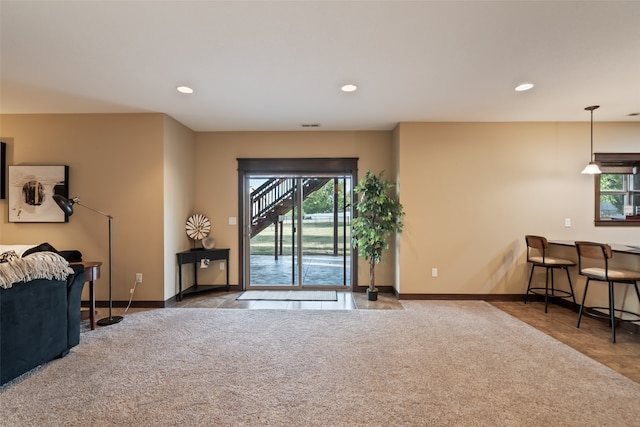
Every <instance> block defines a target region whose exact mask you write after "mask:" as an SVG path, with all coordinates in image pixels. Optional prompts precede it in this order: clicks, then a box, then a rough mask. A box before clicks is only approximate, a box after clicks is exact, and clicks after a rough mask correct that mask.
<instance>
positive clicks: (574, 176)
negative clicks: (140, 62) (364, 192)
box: [0, 114, 640, 308]
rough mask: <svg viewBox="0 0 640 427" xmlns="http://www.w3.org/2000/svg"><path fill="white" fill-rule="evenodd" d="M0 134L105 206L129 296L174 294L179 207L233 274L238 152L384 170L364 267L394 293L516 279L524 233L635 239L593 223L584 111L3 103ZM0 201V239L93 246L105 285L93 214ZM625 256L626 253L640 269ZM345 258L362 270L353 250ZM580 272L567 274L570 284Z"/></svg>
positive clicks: (508, 284) (121, 288) (180, 242)
mask: <svg viewBox="0 0 640 427" xmlns="http://www.w3.org/2000/svg"><path fill="white" fill-rule="evenodd" d="M0 136H1V137H2V138H3V141H5V142H7V143H8V153H7V154H8V164H10V165H21V164H41V165H44V164H66V165H69V166H70V193H71V196H79V197H81V199H82V202H83V203H85V204H87V205H88V206H92V207H95V208H97V209H100V210H102V211H104V212H108V213H110V214H112V215H113V216H114V218H115V219H114V299H115V300H117V301H118V300H119V301H126V300H127V299H128V298H129V290H130V288H131V287H132V285H133V281H134V278H135V273H137V272H140V273H143V276H144V283H143V284H142V285H141V286H139V287H138V288H137V290H136V293H135V298H134V299H135V300H136V301H162V300H167V299H170V298H171V297H173V296H174V295H175V289H176V275H177V267H176V265H175V252H177V251H181V250H186V249H188V248H189V247H190V245H191V242H190V241H189V240H188V239H187V238H186V235H185V234H184V221H185V220H186V218H187V217H188V215H190V214H192V213H203V214H205V215H207V216H209V218H210V219H211V220H212V224H213V231H212V235H213V236H214V237H215V238H216V241H217V247H228V248H230V249H231V260H230V266H228V267H230V276H231V277H230V279H231V283H232V284H235V283H238V268H239V267H238V266H239V256H238V255H239V254H238V228H237V225H229V223H228V219H229V217H236V218H237V217H238V216H239V212H238V200H237V194H238V188H237V182H238V178H237V161H236V159H237V158H277V157H357V158H359V162H358V164H359V170H360V175H361V176H362V174H363V173H364V171H366V170H367V169H371V170H374V171H376V172H377V171H380V170H385V171H387V174H388V175H387V176H389V177H395V178H396V180H397V182H398V184H399V185H398V190H399V194H400V200H401V202H402V203H403V205H404V208H405V212H406V214H407V215H406V218H405V229H404V232H403V233H402V234H401V235H400V236H399V238H398V244H397V245H396V248H393V247H392V248H391V250H390V251H388V253H387V255H386V261H385V262H383V263H382V264H380V265H379V266H378V269H377V282H378V283H379V284H381V285H394V286H395V287H396V290H397V292H399V293H400V294H401V295H409V296H410V295H413V294H489V293H493V294H521V293H522V292H524V289H525V286H526V284H525V282H526V272H527V266H526V265H525V262H524V235H525V234H529V233H531V234H542V235H545V236H548V237H549V238H551V239H566V240H578V239H587V240H597V241H604V242H611V243H629V244H638V243H640V228H626V227H625V228H612V227H606V228H605V227H594V226H593V179H592V178H591V177H588V176H584V175H581V174H580V170H581V169H582V168H583V166H584V164H585V163H586V162H587V161H588V159H589V127H588V123H401V124H399V125H398V127H397V128H396V129H394V131H392V132H322V131H304V132H200V133H197V132H193V131H191V130H189V129H187V128H186V127H184V126H183V125H181V124H180V123H178V122H176V121H175V120H173V119H171V118H169V117H167V116H165V115H163V114H104V115H101V114H87V115H4V116H0ZM639 143H640V123H626V122H625V123H602V122H601V123H596V124H595V128H594V146H595V150H596V151H598V152H637V151H638V147H639V145H638V144H639ZM7 211H8V207H7V201H6V200H0V243H2V244H19V243H41V242H43V241H47V242H49V243H51V244H52V245H53V246H55V247H56V248H58V249H79V250H81V251H82V252H83V254H84V258H85V259H86V260H102V261H104V262H105V270H104V271H105V273H103V277H102V279H100V281H99V282H98V295H97V297H98V299H99V300H106V299H107V287H106V284H107V274H106V269H107V266H106V261H107V258H108V253H107V221H106V218H104V217H101V216H99V215H97V214H95V213H92V212H90V211H88V210H86V209H83V208H81V207H77V208H76V213H75V214H74V215H73V217H72V218H71V219H70V222H69V223H67V224H37V223H33V224H16V223H8V220H7ZM565 218H571V221H572V227H571V228H565V227H564V219H565ZM567 255H569V256H571V255H573V252H572V251H569V253H568V254H567ZM394 256H395V257H397V260H396V259H394ZM639 258H640V257H630V258H629V259H628V260H627V262H628V263H629V264H630V265H632V266H635V267H637V268H640V259H639ZM225 267H227V266H225ZM434 267H435V268H438V269H439V277H437V278H431V274H430V273H431V268H434ZM359 271H360V274H359V284H361V285H365V284H366V283H367V268H366V265H365V263H363V262H362V261H360V262H359ZM201 274H202V281H201V282H202V283H207V282H211V283H222V281H223V280H224V271H220V270H218V269H217V267H216V268H210V269H208V270H207V271H204V272H203V273H201ZM582 286H583V283H582V281H578V283H577V286H576V288H577V291H578V295H582ZM622 297H625V295H622V296H621V298H622ZM631 299H632V298H631ZM631 304H632V305H633V304H635V303H633V302H632V303H631ZM635 306H636V307H635V308H637V304H635Z"/></svg>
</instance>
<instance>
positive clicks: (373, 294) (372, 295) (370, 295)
mask: <svg viewBox="0 0 640 427" xmlns="http://www.w3.org/2000/svg"><path fill="white" fill-rule="evenodd" d="M367 300H369V301H378V291H377V290H375V291H372V290H371V289H368V288H367Z"/></svg>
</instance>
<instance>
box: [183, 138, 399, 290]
mask: <svg viewBox="0 0 640 427" xmlns="http://www.w3.org/2000/svg"><path fill="white" fill-rule="evenodd" d="M196 153H197V154H196V171H197V176H196V209H195V210H196V211H198V212H199V213H202V214H205V215H207V216H208V217H209V218H210V219H211V221H212V227H213V231H212V235H213V236H214V238H215V239H216V246H217V247H224V248H230V249H231V251H230V264H231V270H230V281H231V283H232V284H237V283H238V268H239V267H238V266H239V256H238V255H239V254H238V244H239V242H238V227H237V225H229V221H228V219H229V217H236V218H239V215H240V213H239V212H238V171H237V169H238V164H237V159H238V158H278V157H289V158H292V157H298V158H302V157H357V158H359V161H358V169H359V170H360V171H361V172H360V176H363V175H364V171H366V170H367V169H372V170H374V171H376V172H377V171H380V170H385V171H387V172H388V176H390V177H391V176H394V173H395V172H394V163H393V159H392V157H393V152H392V146H391V133H390V132H318V131H310V132H204V133H198V135H197V149H196ZM393 265H394V260H393V252H392V251H389V261H388V262H383V263H382V264H380V265H379V268H377V269H376V282H377V283H378V284H380V285H392V284H393V272H394V268H393ZM358 269H359V271H360V272H365V273H360V275H359V277H358V280H359V282H360V284H363V285H364V284H366V283H367V281H368V277H367V274H368V270H367V267H366V264H365V263H364V262H363V261H360V263H359V267H358ZM223 273H224V272H221V271H219V270H217V269H212V268H209V269H208V271H205V272H203V274H202V277H203V280H206V282H203V283H222V281H223V279H224V277H223Z"/></svg>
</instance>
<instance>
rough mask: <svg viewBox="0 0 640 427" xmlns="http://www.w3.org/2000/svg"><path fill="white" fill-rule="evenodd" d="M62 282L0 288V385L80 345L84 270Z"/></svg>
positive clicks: (33, 282)
mask: <svg viewBox="0 0 640 427" xmlns="http://www.w3.org/2000/svg"><path fill="white" fill-rule="evenodd" d="M71 268H73V270H74V273H73V274H70V275H69V276H68V277H67V279H66V280H55V279H53V280H48V279H35V280H31V281H28V282H19V283H13V286H12V287H10V288H8V289H3V288H0V385H1V384H5V383H6V382H8V381H11V380H12V379H14V378H16V377H18V376H20V375H22V374H24V373H25V372H28V371H30V370H31V369H33V368H35V367H37V366H39V365H41V364H43V363H45V362H47V361H50V360H52V359H55V358H57V357H63V356H65V355H66V354H67V353H69V349H71V348H72V347H74V346H75V345H77V344H78V343H79V342H80V300H81V294H82V287H83V285H84V281H85V280H84V279H85V277H84V267H83V266H82V265H71Z"/></svg>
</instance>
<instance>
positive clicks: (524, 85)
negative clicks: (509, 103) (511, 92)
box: [516, 83, 533, 92]
mask: <svg viewBox="0 0 640 427" xmlns="http://www.w3.org/2000/svg"><path fill="white" fill-rule="evenodd" d="M531 88H533V83H520V84H519V85H518V86H516V92H524V91H525V90H529V89H531Z"/></svg>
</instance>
